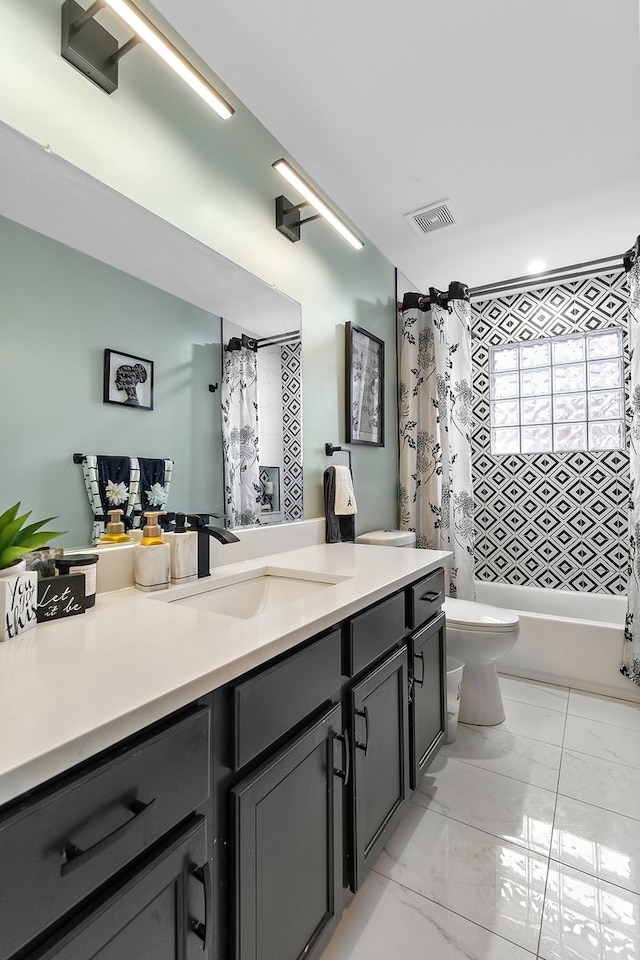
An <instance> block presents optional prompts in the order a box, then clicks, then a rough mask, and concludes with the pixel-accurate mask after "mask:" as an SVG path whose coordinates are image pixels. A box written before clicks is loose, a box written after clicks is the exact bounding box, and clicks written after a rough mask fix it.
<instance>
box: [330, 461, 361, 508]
mask: <svg viewBox="0 0 640 960" xmlns="http://www.w3.org/2000/svg"><path fill="white" fill-rule="evenodd" d="M334 469H335V471H336V497H335V503H334V506H333V511H334V513H335V515H336V516H337V517H350V516H353V515H354V514H356V513H357V512H358V506H357V504H356V495H355V492H354V489H353V478H352V476H351V470H350V469H349V467H334Z"/></svg>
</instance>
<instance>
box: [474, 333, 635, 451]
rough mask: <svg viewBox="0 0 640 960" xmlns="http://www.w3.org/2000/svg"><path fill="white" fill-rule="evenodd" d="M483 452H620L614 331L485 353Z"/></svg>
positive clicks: (620, 397) (619, 376)
mask: <svg viewBox="0 0 640 960" xmlns="http://www.w3.org/2000/svg"><path fill="white" fill-rule="evenodd" d="M489 363H490V394H491V453H492V454H495V455H498V456H499V455H501V454H507V453H551V452H556V453H560V452H562V451H573V450H618V449H620V448H622V447H624V370H623V364H622V330H621V329H620V328H619V327H608V328H607V329H606V330H598V331H594V332H593V333H584V334H576V335H572V336H569V337H552V338H550V339H547V340H531V341H528V342H525V343H507V344H501V345H500V346H496V347H491V348H490V358H489Z"/></svg>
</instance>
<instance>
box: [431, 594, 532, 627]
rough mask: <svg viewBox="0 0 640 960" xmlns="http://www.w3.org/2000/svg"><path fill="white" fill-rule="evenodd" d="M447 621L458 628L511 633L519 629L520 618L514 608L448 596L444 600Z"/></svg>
mask: <svg viewBox="0 0 640 960" xmlns="http://www.w3.org/2000/svg"><path fill="white" fill-rule="evenodd" d="M443 609H444V612H445V615H446V618H447V623H450V624H451V626H452V627H456V629H458V630H473V631H474V632H478V631H486V632H487V633H509V632H510V631H512V630H517V628H518V626H519V624H520V620H519V618H518V614H517V613H514V612H513V610H503V609H502V608H501V607H490V606H489V605H488V604H487V603H476V601H475V600H458V599H455V598H451V597H447V599H446V600H445V602H444V607H443Z"/></svg>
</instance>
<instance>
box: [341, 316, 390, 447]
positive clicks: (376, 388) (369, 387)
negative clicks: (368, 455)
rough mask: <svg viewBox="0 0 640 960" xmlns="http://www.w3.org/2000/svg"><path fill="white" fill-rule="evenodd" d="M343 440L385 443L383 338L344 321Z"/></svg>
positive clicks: (370, 443)
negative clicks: (344, 400)
mask: <svg viewBox="0 0 640 960" xmlns="http://www.w3.org/2000/svg"><path fill="white" fill-rule="evenodd" d="M345 361H346V362H345V367H346V431H345V432H346V442H347V443H360V444H366V445H367V446H370V447H384V341H383V340H380V339H379V337H376V336H374V335H373V334H372V333H369V331H368V330H364V329H363V328H362V327H359V326H356V324H355V323H350V322H349V323H346V324H345Z"/></svg>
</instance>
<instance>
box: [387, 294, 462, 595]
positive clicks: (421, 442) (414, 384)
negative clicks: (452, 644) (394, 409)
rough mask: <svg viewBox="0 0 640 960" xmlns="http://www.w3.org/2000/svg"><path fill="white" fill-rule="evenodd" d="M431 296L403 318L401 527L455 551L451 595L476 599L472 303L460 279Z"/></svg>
mask: <svg viewBox="0 0 640 960" xmlns="http://www.w3.org/2000/svg"><path fill="white" fill-rule="evenodd" d="M428 300H429V309H427V310H426V312H425V311H423V310H419V309H412V310H409V311H406V312H404V313H401V314H400V316H399V334H400V335H399V340H400V342H399V367H400V370H399V380H400V383H399V416H400V424H399V427H400V527H401V528H402V529H403V530H414V531H415V533H416V546H418V547H422V548H425V549H432V550H449V551H451V553H452V554H453V557H452V559H451V570H450V582H449V593H450V595H451V596H452V597H459V598H461V599H465V600H474V599H475V587H474V580H473V569H474V524H473V510H474V504H473V489H472V483H471V429H472V400H473V393H472V389H471V306H470V303H469V297H468V291H467V288H466V287H465V286H464V284H461V283H452V284H450V286H449V292H448V298H446V299H445V298H443V295H442V294H441V293H440V292H439V291H437V290H434V289H433V288H432V289H431V290H430V291H429V298H428ZM445 302H446V306H445V305H444V304H445Z"/></svg>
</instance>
